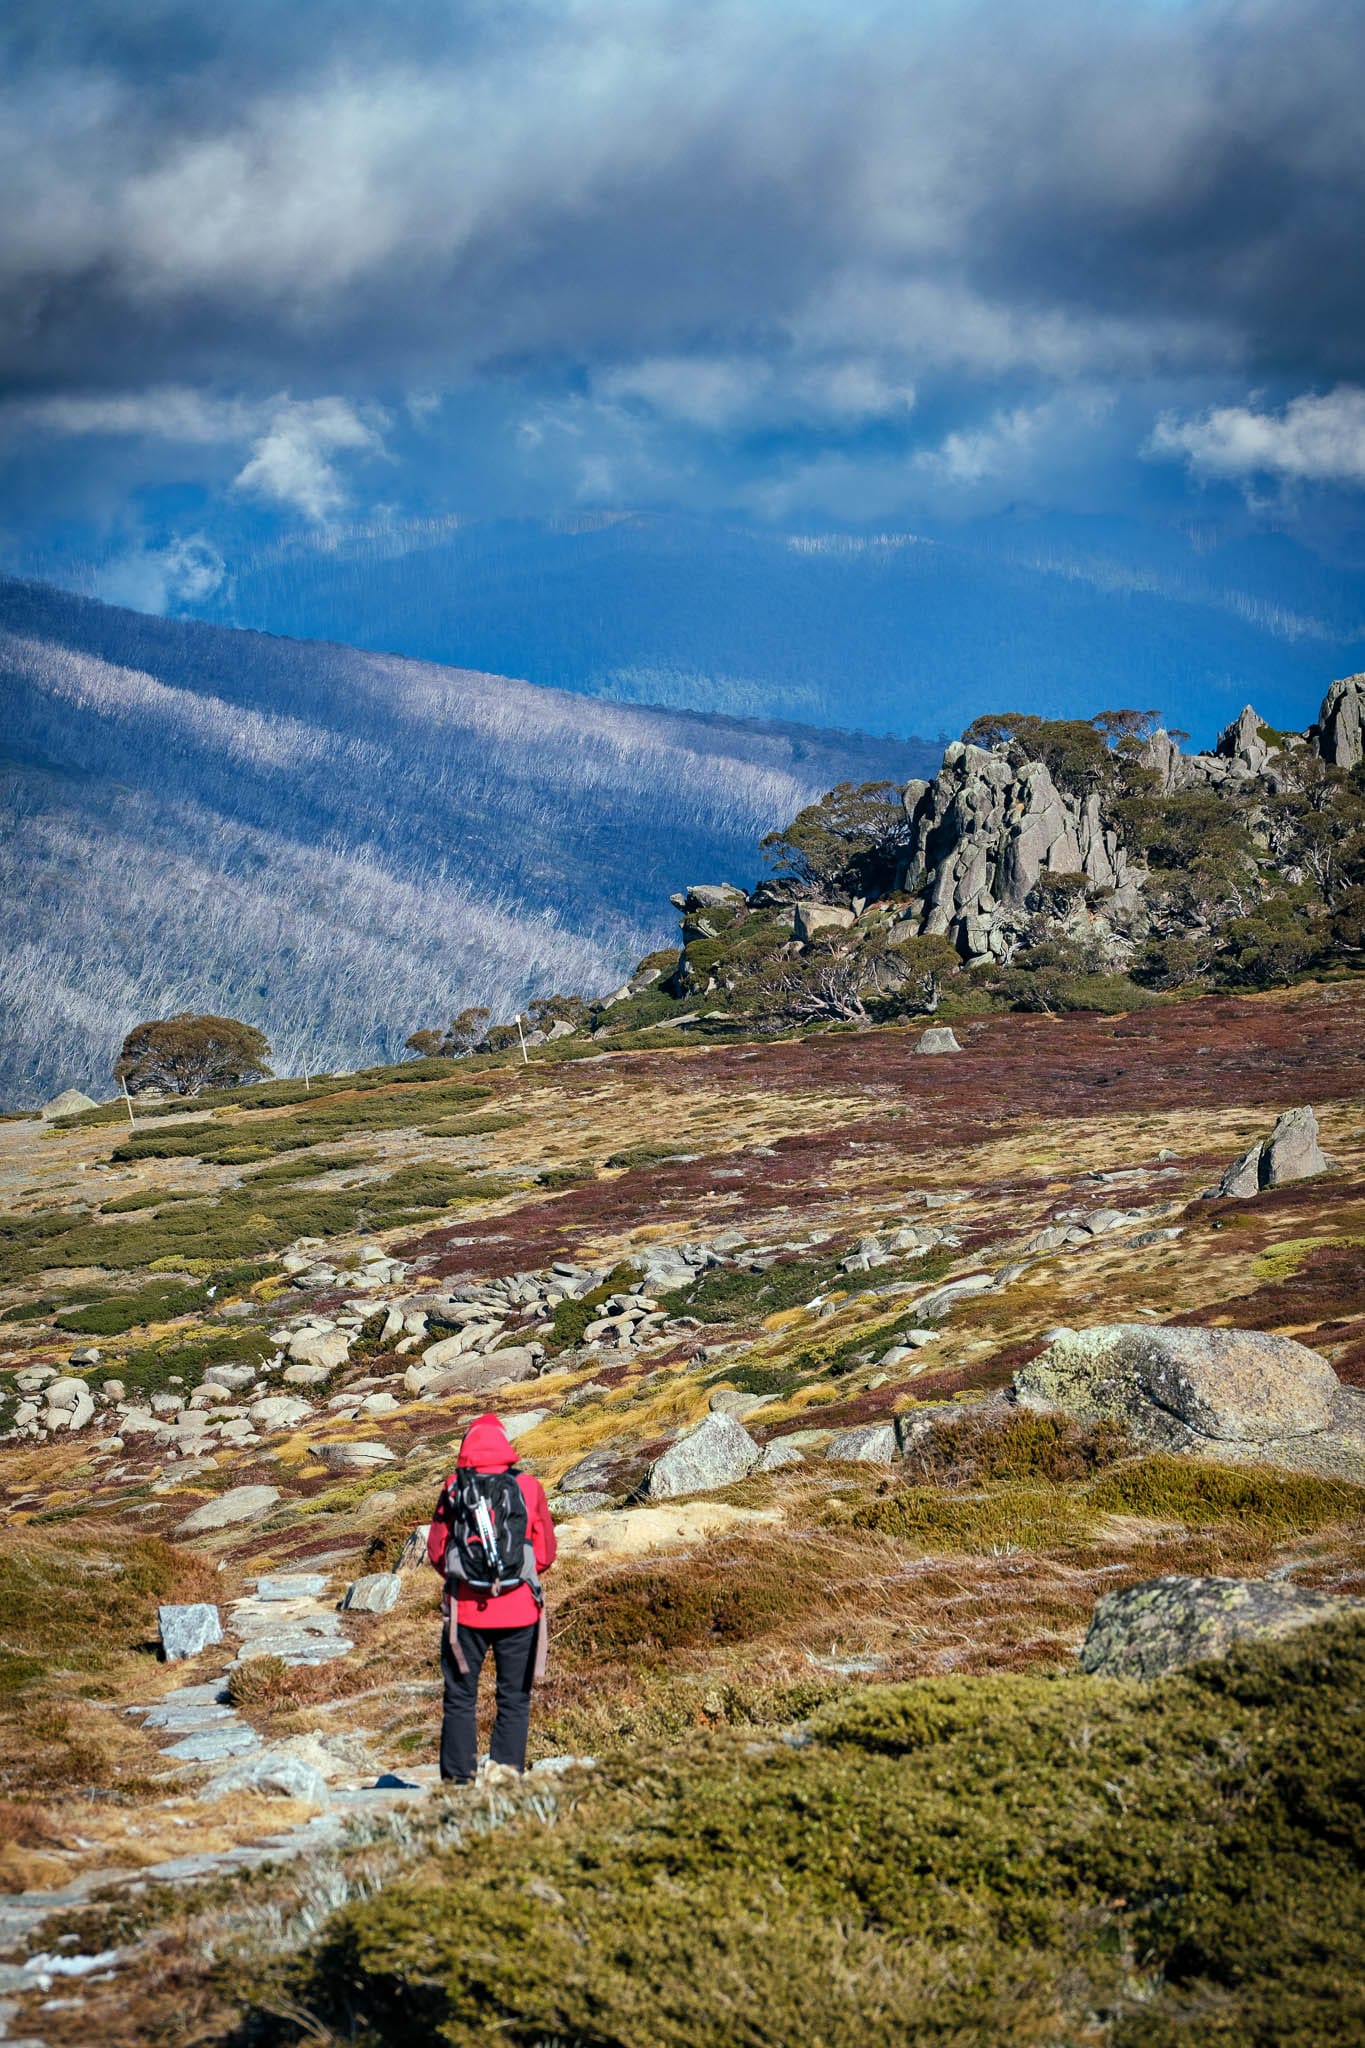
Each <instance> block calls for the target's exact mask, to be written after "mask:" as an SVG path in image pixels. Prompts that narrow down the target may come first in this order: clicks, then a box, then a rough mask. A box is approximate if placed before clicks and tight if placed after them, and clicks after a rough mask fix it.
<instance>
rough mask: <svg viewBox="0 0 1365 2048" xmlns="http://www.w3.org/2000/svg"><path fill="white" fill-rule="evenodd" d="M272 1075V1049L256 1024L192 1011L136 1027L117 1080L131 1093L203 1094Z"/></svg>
mask: <svg viewBox="0 0 1365 2048" xmlns="http://www.w3.org/2000/svg"><path fill="white" fill-rule="evenodd" d="M269 1073H270V1045H269V1042H268V1041H267V1039H266V1037H265V1035H264V1033H262V1032H260V1031H257V1030H256V1028H255V1027H254V1025H251V1024H242V1023H239V1022H238V1020H237V1019H236V1018H235V1017H202V1016H196V1015H194V1013H193V1012H192V1011H189V1010H184V1011H182V1012H181V1013H180V1015H179V1016H177V1017H162V1018H157V1019H154V1020H152V1021H151V1022H149V1023H146V1024H135V1025H134V1026H133V1028H132V1030H131V1031H130V1032H129V1033H128V1036H127V1037H126V1038H125V1039H124V1041H123V1049H122V1051H121V1052H120V1053H119V1056H118V1059H117V1060H116V1061H115V1064H114V1079H115V1080H116V1081H121V1082H122V1083H123V1086H124V1087H125V1088H126V1089H127V1090H128V1093H129V1094H130V1095H137V1094H139V1093H140V1092H142V1091H143V1090H146V1089H149V1088H157V1089H162V1090H165V1091H167V1092H169V1093H170V1094H172V1095H198V1093H199V1091H200V1090H201V1089H202V1088H240V1087H241V1086H242V1085H243V1083H244V1082H247V1081H259V1080H263V1079H264V1078H265V1077H266V1076H267V1075H268V1074H269Z"/></svg>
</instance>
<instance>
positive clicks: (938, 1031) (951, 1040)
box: [915, 1024, 962, 1052]
mask: <svg viewBox="0 0 1365 2048" xmlns="http://www.w3.org/2000/svg"><path fill="white" fill-rule="evenodd" d="M961 1050H962V1047H961V1046H960V1045H959V1044H958V1042H957V1039H956V1037H955V1036H954V1035H953V1030H952V1026H951V1025H948V1024H935V1025H933V1026H931V1027H930V1029H929V1030H928V1031H921V1033H920V1035H919V1037H918V1038H917V1039H916V1040H915V1051H916V1052H961Z"/></svg>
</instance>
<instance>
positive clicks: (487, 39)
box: [0, 0, 1365, 399]
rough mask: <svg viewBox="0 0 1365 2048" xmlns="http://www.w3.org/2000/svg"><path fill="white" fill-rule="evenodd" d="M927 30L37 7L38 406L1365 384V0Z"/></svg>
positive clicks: (15, 28)
mask: <svg viewBox="0 0 1365 2048" xmlns="http://www.w3.org/2000/svg"><path fill="white" fill-rule="evenodd" d="M904 13H905V10H901V9H888V10H881V9H874V8H872V7H869V6H863V7H861V8H859V7H856V6H855V7H853V8H844V9H840V10H835V9H832V8H829V7H827V6H814V5H812V6H809V7H808V8H806V9H805V10H804V11H803V10H802V9H801V8H800V7H799V6H797V7H795V8H793V6H791V5H785V6H778V5H776V4H774V0H730V4H725V5H720V4H713V5H710V6H707V5H706V4H704V0H703V4H700V5H699V4H697V0H688V4H682V0H562V4H554V5H552V4H548V0H547V4H544V5H541V6H521V7H510V8H491V7H483V6H469V7H466V8H463V9H459V8H457V9H450V10H447V9H438V8H433V7H431V6H429V5H422V6H417V5H390V6H387V7H382V8H376V7H374V6H373V5H370V6H368V7H365V6H358V5H357V6H348V5H340V6H337V5H331V4H328V5H321V6H319V5H309V4H307V0H303V4H300V5H298V6H295V7H293V8H289V9H284V8H280V7H278V6H272V7H268V6H265V5H263V4H260V0H244V4H242V5H240V6H238V7H235V8H232V9H227V8H222V7H219V6H214V7H210V6H209V5H208V4H207V0H197V4H185V0H180V4H174V0H159V4H152V0H143V4H141V5H134V6H131V7H129V6H127V5H120V6H117V7H116V6H114V5H112V4H103V0H85V4H80V0H77V4H74V5H72V6H70V7H67V8H64V9H61V10H53V9H51V8H42V9H40V8H39V7H37V6H36V5H30V4H27V0H25V4H21V5H20V6H18V7H16V8H12V9H10V10H9V13H8V16H7V28H6V41H7V56H8V60H9V61H8V62H7V64H6V66H5V71H6V76H7V79H8V85H7V87H6V88H5V89H4V94H3V97H4V99H5V101H6V102H7V104H6V105H5V107H4V109H3V111H4V115H5V119H4V124H3V126H4V135H5V139H4V142H3V144H0V165H2V166H3V170H4V175H5V182H6V188H7V191H8V193H9V203H8V204H7V207H6V209H5V216H4V220H3V222H0V379H3V388H4V389H5V390H6V391H8V392H9V393H11V394H18V395H22V396H25V397H28V398H30V399H31V398H33V397H35V396H41V395H44V394H51V393H70V392H72V391H82V390H99V389H110V388H136V387H139V386H142V385H146V384H159V383H165V382H174V383H177V384H204V383H216V384H218V385H219V386H230V387H231V388H233V389H240V390H248V389H252V388H255V389H256V390H257V391H258V392H262V393H265V392H269V391H271V390H273V389H278V388H280V387H281V386H283V385H289V386H290V387H291V388H293V389H295V390H298V391H304V392H307V391H313V392H323V391H327V392H331V391H335V390H344V391H351V392H357V391H365V392H372V391H374V390H375V389H377V388H380V387H389V388H392V387H395V386H401V385H404V384H408V385H412V384H423V385H428V386H432V387H440V386H443V385H452V384H455V383H458V382H460V381H462V380H466V379H468V378H469V377H471V376H477V375H479V374H484V373H487V372H488V371H490V370H498V371H499V372H502V373H504V374H518V373H524V372H525V371H526V370H527V369H528V366H535V365H538V364H543V363H555V364H563V363H566V362H568V363H577V364H581V365H585V366H586V367H587V368H588V369H589V370H590V371H591V370H592V369H594V368H595V369H597V370H598V371H600V372H601V373H603V374H606V373H608V372H609V371H610V370H612V369H613V368H616V369H619V367H620V366H621V365H629V364H631V363H633V362H638V361H641V360H648V359H652V358H655V357H661V356H662V357H665V358H670V359H671V358H675V357H677V356H679V355H688V354H700V355H703V356H706V357H708V358H710V359H714V360H721V361H734V360H736V359H743V358H755V357H756V358H761V359H762V360H764V361H765V362H767V363H769V364H772V363H781V362H782V361H783V360H784V359H790V360H791V361H792V362H793V363H795V364H797V365H808V364H812V363H813V364H816V365H823V366H824V367H825V368H826V369H827V370H828V371H830V373H831V374H832V373H833V372H834V371H835V370H836V369H837V368H838V366H839V365H841V364H846V363H848V362H850V361H852V362H855V363H859V364H862V365H865V366H867V365H871V366H873V368H874V369H875V371H876V374H878V375H880V376H881V377H882V378H883V379H884V380H885V381H886V382H887V383H888V385H890V386H894V387H896V388H897V389H903V388H904V387H905V386H906V384H907V383H914V382H917V381H919V380H923V379H933V378H939V379H948V380H951V379H959V380H960V379H963V378H966V379H979V380H982V381H989V380H991V379H1008V378H1010V377H1015V378H1024V379H1041V380H1043V381H1045V382H1046V381H1048V380H1058V379H1059V380H1063V381H1065V380H1068V379H1076V378H1091V379H1093V378H1101V379H1104V378H1118V379H1123V378H1132V377H1148V376H1160V375H1170V374H1176V375H1181V376H1198V375H1203V374H1221V373H1224V372H1227V371H1229V370H1236V371H1238V372H1240V373H1242V374H1244V375H1247V376H1255V375H1267V376H1274V377H1279V378H1283V379H1285V380H1287V381H1288V382H1289V383H1291V384H1297V385H1304V384H1311V383H1313V382H1315V381H1323V380H1331V379H1337V378H1341V379H1348V380H1349V379H1355V378H1359V377H1360V376H1362V374H1363V373H1365V364H1363V363H1362V360H1361V357H1362V353H1365V319H1363V318H1362V315H1365V303H1363V301H1365V268H1363V267H1362V266H1361V265H1360V263H1359V260H1358V249H1359V236H1360V230H1361V227H1362V220H1363V218H1365V205H1363V204H1362V200H1363V199H1365V147H1363V146H1362V145H1363V144H1365V134H1362V127H1363V126H1365V116H1363V115H1362V106H1361V100H1362V96H1361V94H1360V92H1359V78H1360V76H1361V74H1362V69H1365V14H1363V13H1362V11H1361V10H1360V8H1359V7H1358V5H1348V4H1343V0H1241V4H1232V5H1228V4H1211V0H1192V4H1190V5H1188V6H1185V7H1183V8H1171V7H1168V6H1167V7H1156V6H1151V7H1143V6H1132V7H1129V8H1127V9H1124V10H1121V11H1120V10H1118V9H1113V10H1110V9H1097V8H1095V7H1094V6H1093V5H1090V4H1086V5H1081V4H1077V0H1073V4H1070V5H1063V6H1061V7H1060V8H1053V9H1050V10H1046V11H1043V12H1040V13H1039V14H1038V15H1037V16H1036V17H1034V18H1033V19H1029V18H1027V17H1026V15H1025V13H1024V11H1023V10H1021V9H1018V8H1017V7H1015V6H1013V5H1005V4H1003V0H1000V4H996V5H991V6H985V7H981V8H976V9H972V10H967V11H962V10H950V11H947V12H942V11H940V12H937V13H936V14H935V15H934V18H933V20H932V22H926V21H925V20H923V19H921V21H920V23H919V25H918V26H907V25H906V23H905V21H904ZM54 17H55V18H54ZM801 374H804V371H802V372H801Z"/></svg>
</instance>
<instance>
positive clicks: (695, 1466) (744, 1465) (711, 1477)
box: [645, 1409, 759, 1500]
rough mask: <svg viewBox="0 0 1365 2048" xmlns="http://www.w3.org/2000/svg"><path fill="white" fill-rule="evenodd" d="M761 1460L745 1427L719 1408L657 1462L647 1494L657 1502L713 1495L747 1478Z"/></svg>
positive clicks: (650, 1470) (652, 1469)
mask: <svg viewBox="0 0 1365 2048" xmlns="http://www.w3.org/2000/svg"><path fill="white" fill-rule="evenodd" d="M758 1457H759V1450H758V1445H757V1444H756V1443H755V1442H754V1440H753V1438H752V1437H751V1436H750V1434H749V1432H748V1430H747V1429H745V1428H744V1426H743V1424H742V1423H739V1422H737V1421H736V1420H735V1418H734V1416H733V1415H726V1414H725V1413H724V1412H723V1411H722V1410H719V1409H715V1410H713V1411H712V1412H711V1414H709V1415H708V1416H706V1417H705V1419H704V1420H703V1421H701V1422H699V1423H698V1424H697V1426H696V1428H695V1429H690V1430H688V1432H687V1434H686V1435H685V1436H680V1437H679V1438H678V1440H677V1442H676V1443H672V1444H670V1445H669V1447H668V1449H667V1450H666V1451H665V1452H664V1454H663V1456H662V1457H660V1458H656V1459H655V1460H654V1463H653V1464H652V1465H651V1466H650V1468H649V1477H648V1479H647V1480H646V1481H645V1491H646V1493H647V1494H649V1495H650V1497H651V1498H652V1499H654V1500H672V1499H676V1498H677V1497H678V1496H679V1495H680V1494H687V1493H710V1492H712V1491H713V1490H714V1489H715V1488H716V1487H718V1486H733V1485H734V1483H735V1481H736V1480H737V1479H743V1478H745V1477H747V1475H748V1474H749V1473H750V1472H752V1471H753V1469H754V1466H755V1465H756V1464H757V1463H758Z"/></svg>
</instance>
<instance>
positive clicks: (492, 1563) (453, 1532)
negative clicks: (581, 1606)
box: [446, 1465, 538, 1594]
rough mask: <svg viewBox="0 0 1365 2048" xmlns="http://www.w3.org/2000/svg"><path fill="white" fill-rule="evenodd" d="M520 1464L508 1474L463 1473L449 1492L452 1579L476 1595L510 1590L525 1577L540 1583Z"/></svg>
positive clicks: (453, 1587) (448, 1573)
mask: <svg viewBox="0 0 1365 2048" xmlns="http://www.w3.org/2000/svg"><path fill="white" fill-rule="evenodd" d="M517 1471H518V1467H517V1466H515V1465H513V1466H512V1467H511V1468H510V1469H509V1470H507V1471H503V1472H471V1471H468V1470H463V1471H460V1472H457V1473H456V1474H455V1476H454V1478H453V1479H452V1480H451V1482H450V1485H449V1487H448V1488H447V1490H446V1501H447V1505H448V1511H449V1518H450V1538H449V1541H448V1542H447V1544H446V1582H447V1584H448V1585H449V1586H450V1588H451V1590H452V1592H454V1591H457V1590H458V1588H457V1585H456V1581H458V1582H459V1584H460V1585H462V1586H466V1587H469V1588H470V1589H471V1590H472V1591H474V1592H476V1593H492V1594H498V1593H505V1592H508V1591H510V1589H511V1588H512V1587H513V1586H519V1585H521V1584H522V1582H523V1581H525V1582H526V1583H528V1584H530V1585H531V1586H532V1587H537V1586H538V1578H537V1573H536V1563H535V1553H534V1551H533V1550H532V1549H531V1545H530V1543H529V1541H528V1540H527V1514H526V1496H525V1494H524V1493H523V1492H522V1490H521V1488H520V1487H519V1486H518V1484H517Z"/></svg>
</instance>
